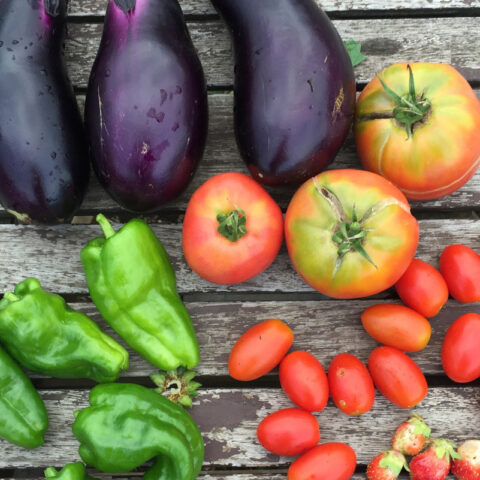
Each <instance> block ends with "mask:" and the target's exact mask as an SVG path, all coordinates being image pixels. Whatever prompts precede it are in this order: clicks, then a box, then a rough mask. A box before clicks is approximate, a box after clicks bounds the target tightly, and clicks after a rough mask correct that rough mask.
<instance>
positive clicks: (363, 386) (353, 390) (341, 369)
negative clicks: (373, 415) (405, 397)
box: [328, 353, 375, 416]
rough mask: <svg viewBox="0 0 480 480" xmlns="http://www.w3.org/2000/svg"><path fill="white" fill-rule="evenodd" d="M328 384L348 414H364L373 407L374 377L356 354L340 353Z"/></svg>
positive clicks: (333, 363)
mask: <svg viewBox="0 0 480 480" xmlns="http://www.w3.org/2000/svg"><path fill="white" fill-rule="evenodd" d="M328 385H329V387H330V395H331V396H332V399H333V401H334V402H335V405H336V406H337V407H338V408H339V409H340V410H341V411H342V412H343V413H346V414H347V415H354V416H358V415H362V414H364V413H366V412H368V411H369V410H370V409H371V408H372V407H373V403H374V401H375V387H374V386H373V380H372V377H371V376H370V373H369V372H368V370H367V367H366V366H365V365H364V364H363V362H361V361H360V360H359V359H358V358H357V357H355V355H351V354H349V353H340V354H339V355H337V356H336V357H335V358H334V359H333V360H332V363H331V364H330V368H329V369H328Z"/></svg>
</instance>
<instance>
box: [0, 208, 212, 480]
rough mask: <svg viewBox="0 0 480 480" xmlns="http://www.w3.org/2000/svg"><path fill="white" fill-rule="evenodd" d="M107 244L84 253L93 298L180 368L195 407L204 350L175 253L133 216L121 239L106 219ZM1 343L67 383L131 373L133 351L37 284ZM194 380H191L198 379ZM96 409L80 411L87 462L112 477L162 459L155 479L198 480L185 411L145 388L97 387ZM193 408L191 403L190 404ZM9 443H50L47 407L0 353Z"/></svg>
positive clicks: (78, 430) (4, 326) (170, 366)
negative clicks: (179, 283) (196, 372)
mask: <svg viewBox="0 0 480 480" xmlns="http://www.w3.org/2000/svg"><path fill="white" fill-rule="evenodd" d="M97 220H98V222H99V223H100V225H101V226H102V228H103V231H104V233H105V238H95V239H94V240H92V241H91V242H89V244H88V245H87V246H86V247H85V248H84V249H83V250H82V252H81V260H82V264H83V266H84V269H85V275H86V279H87V284H88V289H89V292H90V295H91V297H92V299H93V301H94V303H95V305H96V306H97V308H98V310H99V311H100V313H101V314H102V316H103V317H104V319H105V320H106V321H107V322H108V323H109V324H110V325H111V327H112V328H113V329H114V330H115V331H116V332H117V333H118V334H119V335H120V337H121V338H122V339H123V340H124V341H125V342H126V343H127V344H128V345H130V347H132V348H133V349H134V350H136V351H137V352H138V353H140V354H141V355H142V356H143V357H145V358H146V359H147V360H148V361H150V362H151V363H152V364H153V365H155V366H156V367H158V368H160V369H161V370H168V371H169V372H168V374H158V375H156V376H153V379H154V380H155V381H157V383H159V382H160V381H161V382H164V383H165V382H167V383H168V382H169V381H170V380H169V379H170V377H171V375H172V371H174V370H175V369H177V368H179V371H180V372H181V376H180V384H182V385H184V387H185V392H186V393H185V392H184V393H183V394H182V395H180V397H179V401H180V402H181V403H182V404H184V405H188V404H189V401H190V398H189V397H188V395H191V396H193V395H195V389H196V388H197V387H198V385H199V384H197V383H196V382H190V380H191V379H192V377H193V374H192V373H191V372H189V371H187V370H186V369H187V368H193V367H194V366H195V365H196V364H197V363H198V361H199V349H198V344H197V340H196V336H195V330H194V328H193V325H192V321H191V319H190V316H189V314H188V312H187V310H186V308H185V306H184V305H183V303H182V301H181V299H180V297H179V295H178V293H177V289H176V279H175V272H174V270H173V268H172V266H171V264H170V262H169V259H168V255H167V253H166V251H165V249H164V248H163V246H162V244H161V243H160V242H159V240H158V239H157V237H156V236H155V234H154V233H153V232H152V230H151V229H150V227H149V226H148V225H147V224H146V223H145V222H143V221H141V220H138V219H134V220H131V221H130V222H128V223H127V224H126V225H125V226H124V227H123V228H122V229H120V230H119V231H118V232H117V233H115V231H114V230H113V228H112V227H111V225H110V224H109V223H108V221H107V219H106V218H105V217H104V216H103V215H98V217H97ZM0 343H2V344H3V345H4V346H5V348H6V350H7V351H8V352H9V353H10V354H11V355H12V356H13V357H14V358H15V359H16V360H17V361H18V362H19V363H21V364H22V365H23V366H24V367H26V368H28V369H30V370H33V371H36V372H40V373H42V374H45V375H51V376H56V377H61V378H65V377H68V378H89V379H92V380H95V381H97V382H99V383H103V382H114V381H115V380H116V379H117V378H118V377H119V375H120V373H121V371H122V370H126V369H127V368H128V353H127V351H126V350H125V349H124V348H123V347H122V346H121V345H120V344H119V343H117V342H116V341H115V340H113V339H112V338H110V337H109V336H108V335H106V334H105V333H103V332H102V331H101V330H100V329H99V327H98V326H97V325H96V323H95V322H93V321H92V320H91V319H90V318H89V317H88V316H86V315H85V314H83V313H79V312H75V311H74V310H72V309H71V308H70V307H69V306H68V305H67V304H66V303H65V301H64V299H63V298H62V297H60V296H58V295H54V294H51V293H47V292H45V291H44V290H43V289H42V287H41V285H40V283H39V282H38V280H36V279H34V278H28V279H26V280H24V281H23V282H21V283H19V284H18V285H17V286H16V288H15V290H14V292H13V293H11V292H7V293H6V294H5V295H4V297H3V299H2V300H0ZM189 382H190V383H189ZM90 403H91V406H90V407H88V408H86V409H84V410H81V411H79V412H76V413H75V417H76V420H75V423H74V426H73V431H74V434H75V436H76V437H77V439H78V440H79V441H80V443H81V447H80V450H79V453H80V456H81V457H82V459H83V460H84V461H85V462H86V463H87V464H89V465H93V466H95V467H97V468H98V469H100V470H102V471H104V472H109V473H115V472H126V471H130V470H132V469H134V468H136V467H138V466H140V465H142V464H143V463H145V462H146V461H148V460H150V459H153V458H155V463H154V465H153V467H152V468H151V469H150V470H149V471H148V472H147V473H146V475H145V478H146V479H147V480H150V479H152V480H153V479H155V480H163V479H165V480H167V479H168V480H193V479H194V478H196V477H197V475H198V473H199V472H200V469H201V466H202V462H203V449H204V446H203V440H202V437H201V435H200V432H199V430H198V428H197V426H196V425H195V423H194V422H193V420H192V419H191V417H190V416H189V415H188V413H187V412H185V410H183V408H182V407H181V406H179V405H176V404H174V403H173V402H171V401H170V400H168V399H166V398H164V397H163V396H162V395H159V393H157V392H155V391H153V390H150V389H148V388H146V387H142V386H139V385H133V384H116V383H110V384H105V385H98V386H96V387H95V388H94V389H93V390H92V391H91V394H90ZM190 405H191V401H190ZM0 406H1V407H2V408H0V437H3V438H5V439H6V440H8V441H10V442H12V443H15V444H16V445H20V446H22V447H25V448H35V447H37V446H39V445H41V444H42V443H43V435H44V433H45V431H46V429H47V426H48V417H47V412H46V410H45V406H44V404H43V402H42V400H41V398H40V396H39V395H38V393H37V392H36V390H35V388H34V387H33V385H32V384H31V382H30V380H29V379H28V377H27V376H26V375H25V374H24V373H23V371H22V370H21V368H20V367H19V366H18V365H17V364H16V363H15V362H14V360H13V359H12V358H11V357H10V356H9V355H8V354H7V353H6V352H5V351H3V350H1V349H0ZM45 477H46V478H51V477H58V478H60V479H61V480H88V479H90V477H88V476H87V474H86V472H85V466H84V465H83V464H82V463H80V462H77V463H72V464H68V465H66V466H65V467H64V468H63V469H62V470H61V471H60V472H57V471H56V470H55V469H54V468H48V469H47V470H45Z"/></svg>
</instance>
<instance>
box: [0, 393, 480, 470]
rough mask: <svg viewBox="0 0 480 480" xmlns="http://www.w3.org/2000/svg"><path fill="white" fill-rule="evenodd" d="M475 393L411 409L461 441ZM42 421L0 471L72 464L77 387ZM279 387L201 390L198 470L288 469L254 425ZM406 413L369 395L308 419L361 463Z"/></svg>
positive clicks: (1, 462) (58, 397) (50, 405)
mask: <svg viewBox="0 0 480 480" xmlns="http://www.w3.org/2000/svg"><path fill="white" fill-rule="evenodd" d="M479 392H480V390H479V389H478V388H472V387H465V386H464V387H458V388H451V389H447V388H440V387H437V388H432V389H430V392H429V394H428V396H427V397H426V398H425V400H424V401H423V402H422V403H421V404H420V405H418V406H417V407H416V408H415V411H417V412H418V413H419V414H420V415H422V416H424V418H425V420H426V422H427V423H428V424H429V425H430V426H431V428H432V434H433V435H434V436H442V437H446V438H449V439H451V440H453V441H455V442H458V443H460V442H462V441H463V440H466V439H468V438H475V437H476V436H478V431H479V430H480V416H479V415H478V401H479ZM40 393H41V395H42V397H43V399H44V401H45V404H46V407H47V411H48V413H49V417H50V428H49V430H48V431H47V434H46V438H45V444H44V445H43V446H41V447H40V448H38V449H36V450H35V451H33V452H29V451H26V450H23V449H21V448H19V447H16V446H13V445H9V444H7V443H6V442H4V441H1V443H0V452H1V454H0V468H26V467H33V468H35V467H37V468H43V467H46V466H50V465H56V466H61V465H63V464H65V463H67V462H72V461H76V460H78V453H77V449H78V443H77V442H76V440H75V438H74V437H73V435H72V432H71V425H72V422H73V411H75V410H78V409H81V408H83V407H85V406H87V404H88V403H87V398H88V392H87V391H85V390H58V391H41V392H40ZM291 406H292V404H291V403H290V402H289V400H288V399H287V397H286V396H285V394H284V393H283V392H282V391H281V390H280V389H256V390H251V391H247V390H241V389H211V390H203V391H202V392H201V393H200V395H199V397H198V400H197V401H196V402H195V404H194V407H193V409H192V411H191V412H192V416H193V418H194V420H195V421H196V423H197V424H198V426H199V428H200V430H201V432H202V434H203V437H204V441H205V447H206V448H205V463H204V466H205V467H213V466H216V467H223V468H229V467H240V466H241V467H265V468H267V467H273V466H275V467H284V468H286V467H288V465H289V463H290V461H291V459H289V458H286V457H278V456H276V455H273V454H269V453H267V452H266V451H265V450H264V449H263V448H262V447H261V446H260V445H259V444H258V442H257V440H256V428H257V425H258V423H259V421H260V420H261V419H262V418H264V417H265V416H266V415H268V414H269V413H271V412H273V411H275V410H278V409H280V408H288V407H291ZM409 413H410V412H408V411H406V410H401V409H399V408H398V407H395V406H394V405H392V404H391V403H390V402H388V401H387V400H386V399H385V398H383V397H382V396H381V395H380V394H377V397H376V400H375V405H374V407H373V408H372V410H371V411H370V412H368V413H366V414H365V415H362V416H361V417H347V416H346V415H344V414H342V413H340V411H339V410H337V409H336V407H335V406H333V404H332V403H331V402H329V404H328V405H327V407H326V408H325V410H324V411H323V412H320V413H318V414H316V417H317V418H318V421H319V424H320V430H321V435H322V442H333V441H339V442H345V443H348V444H350V445H351V446H352V447H353V448H354V449H355V451H356V453H357V458H358V463H359V464H363V465H365V464H367V463H368V462H369V460H370V459H371V458H372V457H373V456H374V455H376V454H377V453H379V452H380V451H382V450H384V449H386V448H388V446H389V442H390V439H391V436H392V434H393V431H394V429H395V427H396V426H397V425H398V424H399V423H401V422H402V421H403V420H405V419H406V418H407V415H408V414H409Z"/></svg>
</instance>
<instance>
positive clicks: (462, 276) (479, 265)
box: [440, 245, 480, 303]
mask: <svg viewBox="0 0 480 480" xmlns="http://www.w3.org/2000/svg"><path fill="white" fill-rule="evenodd" d="M440 271H441V272H442V275H443V277H444V278H445V280H446V282H447V285H448V291H449V292H450V295H451V296H452V297H453V298H454V299H455V300H458V301H459V302H462V303H470V302H478V301H480V281H479V279H480V255H478V253H477V252H475V251H474V250H472V249H471V248H470V247H467V246H466V245H450V246H449V247H446V248H445V249H444V250H443V252H442V255H441V256H440Z"/></svg>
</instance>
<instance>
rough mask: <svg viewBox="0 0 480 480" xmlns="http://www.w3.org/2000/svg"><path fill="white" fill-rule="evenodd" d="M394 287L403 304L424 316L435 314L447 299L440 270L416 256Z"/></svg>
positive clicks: (445, 285) (445, 287) (444, 283)
mask: <svg viewBox="0 0 480 480" xmlns="http://www.w3.org/2000/svg"><path fill="white" fill-rule="evenodd" d="M395 289H396V290H397V293H398V295H399V297H400V298H401V299H402V301H403V303H405V305H408V306H409V307H410V308H413V309H414V310H415V311H416V312H418V313H420V314H421V315H423V316H424V317H427V318H431V317H434V316H435V315H437V313H438V312H439V311H440V310H441V308H442V307H443V306H444V305H445V303H446V302H447V300H448V287H447V282H445V279H444V278H443V277H442V275H441V274H440V272H439V271H438V270H437V269H436V268H434V267H432V266H431V265H429V264H428V263H426V262H424V261H423V260H419V259H418V258H414V259H413V260H412V263H411V264H410V266H409V267H408V268H407V271H406V272H405V273H404V274H403V276H402V277H401V278H400V280H399V281H398V282H397V283H396V284H395Z"/></svg>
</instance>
